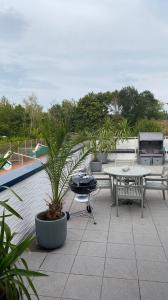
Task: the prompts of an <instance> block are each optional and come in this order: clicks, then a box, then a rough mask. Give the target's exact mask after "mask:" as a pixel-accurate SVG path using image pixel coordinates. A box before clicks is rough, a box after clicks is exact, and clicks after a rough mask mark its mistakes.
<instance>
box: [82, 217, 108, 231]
mask: <svg viewBox="0 0 168 300" xmlns="http://www.w3.org/2000/svg"><path fill="white" fill-rule="evenodd" d="M95 219H96V225H95V224H93V220H91V219H90V220H89V222H88V224H87V227H86V228H87V229H89V230H103V231H107V230H108V229H109V219H106V218H105V217H104V216H103V217H102V216H98V215H97V214H96V216H95Z"/></svg>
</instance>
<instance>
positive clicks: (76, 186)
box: [69, 173, 97, 194]
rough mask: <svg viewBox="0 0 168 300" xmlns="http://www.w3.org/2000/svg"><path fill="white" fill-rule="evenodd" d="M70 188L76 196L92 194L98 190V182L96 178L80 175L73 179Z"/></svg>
mask: <svg viewBox="0 0 168 300" xmlns="http://www.w3.org/2000/svg"><path fill="white" fill-rule="evenodd" d="M69 186H70V189H71V191H73V192H74V193H76V194H90V193H91V192H93V191H95V190H96V187H97V180H96V179H95V178H94V176H91V175H86V174H83V173H82V174H80V173H79V174H78V175H75V176H73V177H71V180H70V182H69Z"/></svg>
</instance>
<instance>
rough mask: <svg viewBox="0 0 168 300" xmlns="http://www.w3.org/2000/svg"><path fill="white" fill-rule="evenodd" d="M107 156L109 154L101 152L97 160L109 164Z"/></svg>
mask: <svg viewBox="0 0 168 300" xmlns="http://www.w3.org/2000/svg"><path fill="white" fill-rule="evenodd" d="M107 156H108V153H107V152H100V153H98V154H97V159H98V160H99V161H101V162H102V164H107V163H108V160H107Z"/></svg>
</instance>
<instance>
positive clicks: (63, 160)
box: [35, 120, 89, 249]
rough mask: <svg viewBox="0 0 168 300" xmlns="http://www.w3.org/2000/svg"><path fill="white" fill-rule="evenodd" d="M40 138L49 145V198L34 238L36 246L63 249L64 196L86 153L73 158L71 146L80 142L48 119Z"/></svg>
mask: <svg viewBox="0 0 168 300" xmlns="http://www.w3.org/2000/svg"><path fill="white" fill-rule="evenodd" d="M43 135H44V138H45V141H46V145H47V146H48V160H47V162H46V163H45V164H44V170H45V171H46V173H47V175H48V178H49V180H50V183H51V193H52V194H51V195H50V196H49V200H48V201H47V210H46V211H43V212H40V213H39V214H37V216H36V217H35V227H36V237H37V241H38V244H39V245H40V246H41V247H43V248H47V249H54V248H58V247H60V246H62V245H63V244H64V242H65V239H66V234H67V217H66V213H64V212H63V197H64V196H65V194H66V192H67V189H68V186H69V180H70V177H71V175H72V174H73V172H74V171H75V170H76V169H77V168H78V167H79V166H80V165H81V163H82V162H83V160H84V159H85V158H86V156H87V155H88V154H89V150H88V149H86V148H85V147H84V148H83V149H82V150H80V153H79V155H72V150H73V148H74V146H76V145H77V144H79V142H81V138H80V137H79V136H78V135H76V134H73V135H72V134H71V133H69V130H68V128H67V126H66V125H65V123H64V122H59V123H58V124H57V125H56V127H55V128H53V124H51V123H50V121H49V120H48V121H47V123H45V129H44V130H43Z"/></svg>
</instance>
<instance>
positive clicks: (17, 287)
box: [0, 157, 46, 300]
mask: <svg viewBox="0 0 168 300" xmlns="http://www.w3.org/2000/svg"><path fill="white" fill-rule="evenodd" d="M6 160H7V157H5V158H0V169H1V168H2V167H3V165H4V164H5V163H6ZM3 188H7V187H5V186H4V187H3ZM8 189H9V190H10V191H11V192H12V193H13V194H14V195H15V196H16V198H17V199H18V200H19V201H22V199H21V198H20V197H19V196H18V195H17V194H16V193H15V192H14V190H12V189H11V188H8ZM9 200H10V199H6V200H0V207H2V209H0V212H1V215H0V300H23V298H24V299H28V300H31V295H30V294H34V295H35V296H36V298H37V299H39V297H38V294H37V292H36V289H35V286H34V284H33V281H32V278H33V277H35V276H46V275H45V274H42V273H39V272H34V271H31V270H30V269H29V267H28V265H27V262H26V260H25V259H24V258H23V257H22V254H23V252H24V251H25V250H26V249H27V248H28V247H29V245H30V244H31V242H32V240H33V239H34V238H33V237H31V236H29V237H27V238H24V239H23V240H22V241H21V242H20V243H18V244H14V241H13V239H14V237H15V235H16V233H15V232H12V231H11V228H10V226H9V225H8V224H7V221H6V219H7V218H14V217H16V218H19V219H20V220H21V219H22V217H21V215H20V214H19V213H18V212H17V211H16V210H15V209H14V208H13V207H11V205H10V204H9ZM27 286H29V289H28V288H27Z"/></svg>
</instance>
